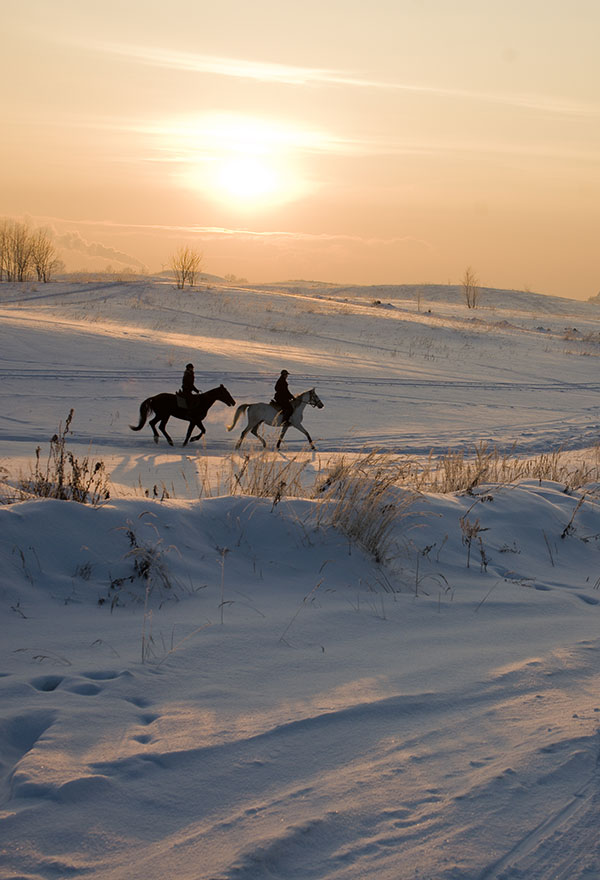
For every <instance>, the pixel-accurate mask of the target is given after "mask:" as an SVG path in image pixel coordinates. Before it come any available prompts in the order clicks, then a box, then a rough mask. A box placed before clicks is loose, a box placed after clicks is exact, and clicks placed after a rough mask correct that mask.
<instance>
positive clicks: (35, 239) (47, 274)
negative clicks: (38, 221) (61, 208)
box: [0, 219, 62, 282]
mask: <svg viewBox="0 0 600 880" xmlns="http://www.w3.org/2000/svg"><path fill="white" fill-rule="evenodd" d="M61 268H62V263H61V262H60V260H59V259H58V256H57V252H56V247H55V245H54V242H53V241H52V236H51V234H50V232H49V230H48V229H44V228H42V227H40V228H37V229H31V228H30V227H29V226H28V225H27V224H26V223H21V222H20V221H18V220H8V219H4V220H0V281H30V280H31V279H32V278H35V277H36V276H37V280H38V281H43V282H47V281H50V279H51V277H52V274H53V273H54V272H56V271H57V270H59V269H61Z"/></svg>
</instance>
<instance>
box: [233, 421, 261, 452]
mask: <svg viewBox="0 0 600 880" xmlns="http://www.w3.org/2000/svg"><path fill="white" fill-rule="evenodd" d="M259 424H260V422H259V423H258V425H259ZM258 425H254V427H255V428H258ZM250 430H251V427H250V422H248V424H247V425H246V427H245V428H244V430H243V431H242V433H241V434H240V439H239V440H238V442H237V443H236V444H235V448H236V449H239V448H240V446H241V445H242V443H243V440H244V437H245V436H246V434H247V433H248V431H250Z"/></svg>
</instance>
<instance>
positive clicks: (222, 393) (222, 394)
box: [218, 385, 235, 406]
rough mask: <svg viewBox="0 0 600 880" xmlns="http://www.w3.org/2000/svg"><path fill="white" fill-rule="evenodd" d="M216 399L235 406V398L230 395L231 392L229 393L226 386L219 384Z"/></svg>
mask: <svg viewBox="0 0 600 880" xmlns="http://www.w3.org/2000/svg"><path fill="white" fill-rule="evenodd" d="M218 399H219V400H220V401H221V402H222V403H226V404H227V406H235V400H234V399H233V397H232V396H231V394H230V393H229V391H228V390H227V388H225V386H224V385H219V398H218Z"/></svg>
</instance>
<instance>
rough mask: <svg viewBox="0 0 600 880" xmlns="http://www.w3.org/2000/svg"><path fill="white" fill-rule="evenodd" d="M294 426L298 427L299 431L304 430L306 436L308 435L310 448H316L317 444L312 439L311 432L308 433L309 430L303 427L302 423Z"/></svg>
mask: <svg viewBox="0 0 600 880" xmlns="http://www.w3.org/2000/svg"><path fill="white" fill-rule="evenodd" d="M294 427H295V428H298V430H299V431H302V433H303V434H304V436H305V437H306V439H307V440H308V442H309V443H310V448H311V449H314V448H315V444H314V443H313V441H312V437H311V436H310V434H309V433H308V431H307V430H306V428H303V427H302V425H294Z"/></svg>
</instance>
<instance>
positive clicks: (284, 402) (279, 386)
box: [274, 370, 294, 422]
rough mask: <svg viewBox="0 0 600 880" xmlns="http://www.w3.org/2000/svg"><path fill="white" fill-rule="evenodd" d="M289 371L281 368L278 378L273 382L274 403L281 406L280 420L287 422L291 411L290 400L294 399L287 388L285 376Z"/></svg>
mask: <svg viewBox="0 0 600 880" xmlns="http://www.w3.org/2000/svg"><path fill="white" fill-rule="evenodd" d="M288 376H289V373H288V371H287V370H282V371H281V375H280V376H279V379H278V380H277V382H276V383H275V398H274V400H275V403H276V404H277V405H278V406H280V407H281V416H282V421H284V422H287V420H288V419H289V417H290V416H291V414H292V412H293V407H292V406H291V402H292V400H293V399H294V395H293V394H292V392H291V391H290V389H289V388H288V383H287V377H288Z"/></svg>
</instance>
